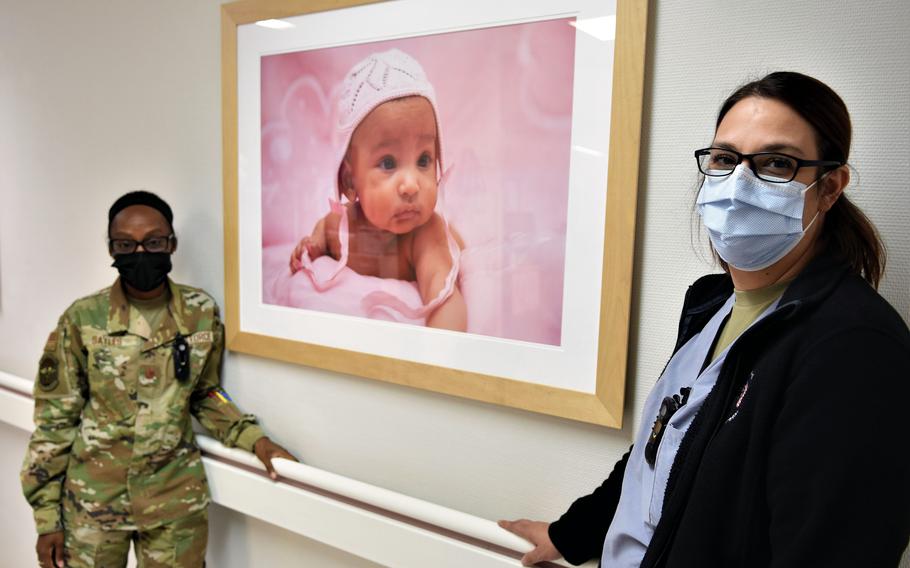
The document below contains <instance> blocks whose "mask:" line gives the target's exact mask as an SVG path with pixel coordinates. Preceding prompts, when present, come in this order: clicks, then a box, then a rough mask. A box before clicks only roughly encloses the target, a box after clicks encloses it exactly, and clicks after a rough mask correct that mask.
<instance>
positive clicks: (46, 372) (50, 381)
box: [38, 354, 60, 392]
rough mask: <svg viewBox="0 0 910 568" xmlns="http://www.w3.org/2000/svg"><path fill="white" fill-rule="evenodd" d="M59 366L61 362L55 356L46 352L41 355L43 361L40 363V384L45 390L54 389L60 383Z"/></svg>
mask: <svg viewBox="0 0 910 568" xmlns="http://www.w3.org/2000/svg"><path fill="white" fill-rule="evenodd" d="M58 367H59V364H58V362H57V358H56V357H55V356H53V355H51V354H45V355H44V356H43V357H41V363H40V364H39V365H38V386H39V387H41V390H43V391H44V392H50V391H52V390H54V389H55V388H57V385H58V384H59V383H60V375H59V373H58Z"/></svg>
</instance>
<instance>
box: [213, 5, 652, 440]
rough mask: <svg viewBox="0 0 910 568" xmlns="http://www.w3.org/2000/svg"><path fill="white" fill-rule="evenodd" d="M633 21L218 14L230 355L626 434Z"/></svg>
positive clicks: (572, 9)
mask: <svg viewBox="0 0 910 568" xmlns="http://www.w3.org/2000/svg"><path fill="white" fill-rule="evenodd" d="M646 22H647V2H646V0H617V1H609V0H606V1H605V0H502V1H500V2H493V3H491V2H483V1H481V0H460V1H458V2H454V1H449V0H399V1H395V2H365V1H357V0H353V1H350V0H348V1H346V0H340V1H338V0H336V1H315V0H311V1H306V0H300V1H298V0H274V1H242V2H234V3H230V4H226V5H224V6H223V7H222V67H223V69H222V81H223V87H222V91H223V136H224V210H225V280H226V281H225V295H226V310H225V325H226V329H227V346H228V348H229V349H231V350H234V351H238V352H243V353H250V354H254V355H259V356H263V357H270V358H275V359H281V360H284V361H291V362H295V363H299V364H303V365H309V366H314V367H320V368H324V369H329V370H332V371H338V372H344V373H350V374H354V375H359V376H363V377H367V378H370V379H377V380H382V381H387V382H391V383H397V384H401V385H407V386H412V387H416V388H422V389H428V390H433V391H437V392H442V393H447V394H451V395H455V396H462V397H467V398H471V399H475V400H481V401H485V402H489V403H493V404H500V405H505V406H510V407H515V408H521V409H524V410H528V411H532V412H540V413H545V414H550V415H554V416H559V417H563V418H568V419H572V420H579V421H584V422H590V423H595V424H602V425H606V426H611V427H616V428H618V427H620V426H621V422H622V408H623V395H624V386H625V375H626V358H627V347H628V327H629V301H630V294H631V289H630V288H631V279H632V255H633V241H634V234H635V205H636V188H637V181H638V180H637V176H638V154H639V140H640V129H641V103H642V84H643V75H644V50H645V39H646Z"/></svg>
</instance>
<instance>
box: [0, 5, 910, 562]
mask: <svg viewBox="0 0 910 568" xmlns="http://www.w3.org/2000/svg"><path fill="white" fill-rule="evenodd" d="M219 4H220V2H219V1H218V0H191V1H186V0H183V1H180V0H159V1H156V2H151V1H147V0H146V1H139V0H82V1H80V2H63V1H56V2H55V1H51V0H30V1H29V2H21V1H18V0H0V14H2V17H0V369H3V370H5V371H8V372H10V373H14V374H18V375H20V376H26V377H31V376H33V374H34V371H35V366H36V362H37V359H38V355H39V352H40V350H41V347H42V343H43V341H44V339H45V338H46V336H47V333H48V332H49V331H50V329H51V328H52V327H53V325H54V323H55V321H56V318H57V317H58V315H59V314H60V313H61V312H62V311H63V309H64V308H65V307H66V306H67V305H68V304H69V302H70V301H72V300H73V299H75V298H76V297H78V296H80V295H83V294H86V293H89V292H91V291H93V290H95V289H98V288H101V287H103V286H105V285H107V284H109V283H110V281H111V280H112V279H113V278H114V276H115V273H114V271H113V269H110V268H108V267H107V265H108V264H109V263H110V261H109V260H108V259H107V256H106V251H105V246H104V240H103V237H104V230H105V223H106V217H105V215H106V211H107V207H108V206H109V205H110V203H111V202H112V200H113V199H114V198H115V197H116V196H118V195H119V194H120V193H122V192H124V191H126V190H130V189H136V188H147V189H149V190H152V191H155V192H158V193H159V194H161V195H162V196H163V197H165V198H166V199H167V200H168V201H169V202H170V203H171V205H172V206H173V207H174V209H175V212H176V223H175V224H176V229H177V231H178V233H179V235H180V237H181V241H180V251H179V252H178V255H177V257H176V270H175V273H174V276H175V277H176V279H178V280H180V281H185V282H188V283H192V284H195V285H198V286H202V287H204V288H206V289H208V290H209V291H210V292H212V293H213V294H214V295H215V296H216V297H217V298H219V299H223V291H224V287H223V259H222V233H221V230H222V221H221V159H220V152H221V125H220V117H221V115H220V51H219V49H220V37H219V29H220V28H219V25H220V24H219V22H220V20H219V11H218V7H219ZM652 5H653V15H652V19H651V24H652V25H651V30H650V31H651V36H650V41H649V50H650V53H649V56H648V71H647V84H646V93H645V94H646V100H645V122H644V132H643V148H642V164H643V166H642V169H641V173H642V178H641V179H642V184H641V188H640V199H639V208H640V211H639V216H638V222H639V229H638V233H637V244H636V263H635V292H634V294H633V308H632V315H633V322H632V329H631V356H630V367H629V382H628V393H629V394H628V396H627V403H628V404H627V407H628V410H627V413H626V427H625V428H624V429H623V430H622V431H612V430H607V429H603V428H599V427H594V426H588V425H584V424H577V423H574V422H570V421H566V420H561V419H554V418H548V417H544V416H539V415H534V414H530V413H526V412H522V411H518V410H512V409H505V408H500V407H496V406H492V405H487V404H482V403H476V402H471V401H466V400H460V399H455V398H450V397H446V396H442V395H437V394H434V393H428V392H423V391H418V390H413V389H408V388H405V387H398V386H392V385H387V384H380V383H377V382H373V381H368V380H364V379H360V378H357V377H351V376H344V375H337V374H332V373H326V372H324V371H321V370H318V369H310V368H303V367H298V366H294V365H289V364H284V363H278V362H274V361H270V360H265V359H259V358H255V357H249V356H241V355H231V356H229V357H228V358H227V361H226V365H225V384H226V386H227V389H228V390H229V391H230V392H231V393H232V395H233V397H234V398H235V400H238V401H239V402H240V403H241V405H242V406H243V407H244V408H245V409H248V410H250V411H252V412H255V413H256V414H257V415H258V416H259V417H260V419H261V421H262V422H263V424H264V425H265V427H266V429H267V430H268V431H269V432H271V433H272V435H273V436H274V437H275V438H276V439H277V440H279V441H280V442H282V443H283V444H285V445H287V446H288V447H289V448H290V449H291V450H292V451H294V452H295V453H296V454H297V455H299V456H300V457H301V458H302V459H304V460H305V461H306V462H308V463H310V464H311V465H315V466H317V467H320V468H323V469H327V470H330V471H333V472H336V473H340V474H343V475H346V476H349V477H352V478H355V479H359V480H362V481H366V482H369V483H372V484H375V485H379V486H381V487H386V488H389V489H393V490H396V491H399V492H402V493H405V494H408V495H412V496H415V497H419V498H422V499H426V500H429V501H434V502H437V503H440V504H442V505H446V506H449V507H452V508H455V509H460V510H463V511H466V512H469V513H473V514H476V515H479V516H481V517H486V518H490V519H497V518H503V517H505V518H509V517H519V516H528V517H534V518H542V519H551V518H554V517H555V516H557V515H558V514H559V513H561V512H562V511H563V510H564V509H565V508H566V507H567V506H568V504H569V503H570V502H571V501H572V499H573V498H574V497H577V496H579V495H581V494H583V493H585V492H587V491H589V490H590V489H591V488H592V487H594V486H595V485H596V484H598V483H599V482H600V481H601V480H602V479H603V478H604V476H605V475H606V473H607V472H608V471H609V468H610V467H611V466H612V463H613V462H614V461H615V460H616V458H618V457H619V456H620V455H621V453H622V452H623V451H624V450H625V449H626V448H627V447H628V445H629V444H630V441H631V432H632V431H633V429H634V428H635V427H636V426H637V425H638V424H639V422H640V421H641V420H642V419H643V418H642V417H641V416H640V412H641V408H642V405H643V402H644V398H645V396H646V395H647V392H648V390H649V389H650V388H651V386H652V385H653V383H654V381H655V379H656V378H657V376H658V374H659V373H660V370H661V369H662V367H663V365H664V363H665V360H666V357H667V356H668V354H669V352H670V350H671V348H672V345H673V340H674V337H675V330H676V320H677V313H678V309H679V307H680V303H681V300H682V296H683V293H684V292H685V287H686V285H687V284H688V283H689V282H690V281H691V280H692V279H694V278H695V277H697V276H698V275H700V274H702V273H703V272H705V271H707V270H709V269H710V266H709V265H708V264H707V263H706V262H703V261H700V260H699V259H698V257H697V255H696V254H695V252H694V251H693V248H692V245H690V243H689V239H687V238H680V235H689V234H690V220H689V216H688V215H687V214H683V212H688V211H689V210H690V207H691V198H692V196H691V193H690V190H691V189H692V184H693V181H694V175H693V170H694V163H693V159H692V157H691V151H692V150H693V149H694V148H698V147H702V146H705V145H706V144H707V143H708V142H709V141H710V137H711V133H712V124H713V119H714V115H715V113H716V110H717V107H718V106H719V104H720V102H721V101H722V100H723V98H724V97H725V96H726V95H727V94H728V93H729V92H730V91H731V90H732V88H733V87H735V86H736V85H738V84H739V83H741V82H743V81H744V80H746V79H747V78H750V77H754V76H758V75H761V74H763V73H764V72H767V71H770V70H775V69H795V70H799V71H803V72H806V73H809V74H812V75H815V76H817V77H819V78H820V79H822V80H824V81H825V82H827V83H828V84H830V85H831V86H832V87H833V88H834V89H835V90H837V91H838V92H839V93H840V94H841V95H842V96H843V97H844V99H845V100H846V102H847V105H848V107H849V108H850V109H851V112H852V115H853V119H854V123H855V140H854V152H853V159H852V162H853V164H854V166H855V167H856V169H857V171H858V173H859V176H858V181H859V183H858V184H857V185H856V187H854V189H853V190H852V193H853V197H854V198H855V200H856V202H857V203H859V204H860V206H861V207H863V208H864V209H865V210H866V211H867V212H868V213H869V215H870V216H871V217H872V219H874V220H875V221H876V223H877V224H878V226H879V228H880V229H881V231H882V233H883V235H884V238H885V241H886V244H887V245H888V247H889V250H890V253H891V255H890V259H889V265H888V275H887V278H886V280H885V283H884V285H883V286H882V293H883V294H884V295H885V296H886V297H887V298H888V299H889V300H890V301H891V302H892V304H894V305H895V307H897V308H898V310H899V311H900V312H901V314H902V315H903V316H904V317H905V318H910V228H908V226H907V224H906V220H907V218H908V214H910V191H908V189H910V188H908V187H907V185H908V184H907V181H906V179H907V171H908V165H910V164H908V161H910V159H908V157H907V156H910V136H908V134H910V117H908V114H907V112H906V110H907V107H908V104H907V103H908V102H910V39H908V38H910V36H908V34H907V33H906V29H907V28H908V27H910V4H908V3H906V2H904V1H903V0H890V1H881V2H875V3H867V2H859V1H856V2H848V1H843V2H836V3H835V2H825V1H822V0H814V1H805V2H800V3H794V2H788V1H786V0H769V1H768V2H761V3H753V2H743V3H741V5H738V6H737V5H734V3H731V2H725V1H721V0H695V1H690V2H671V1H666V2H653V3H652ZM645 419H647V418H645ZM24 442H25V437H24V436H22V435H21V433H13V432H5V431H3V430H2V427H0V459H2V461H3V467H2V468H0V470H2V471H3V472H4V473H2V474H0V483H2V486H0V496H2V503H3V504H4V505H6V506H4V507H3V511H4V513H6V511H11V512H12V513H11V515H9V516H7V515H6V514H4V515H3V518H4V520H3V521H0V522H2V524H3V525H4V526H3V528H4V530H0V539H2V540H0V545H2V548H0V549H2V550H4V557H3V559H0V564H2V565H4V566H6V565H9V566H24V565H28V564H26V563H23V562H25V561H24V560H21V559H24V558H31V554H32V552H31V549H32V546H33V537H32V533H31V527H30V521H29V520H28V515H27V510H26V509H24V508H23V506H22V504H21V503H20V502H19V501H18V499H19V497H18V490H17V489H15V490H14V489H13V488H11V487H10V484H12V483H13V482H14V479H15V476H14V475H12V474H10V471H11V468H12V469H17V468H18V467H19V464H20V463H21V458H22V455H23V454H22V452H23V450H24V448H23V444H24ZM212 527H213V528H212V539H213V543H217V544H218V546H217V547H215V546H213V552H212V554H213V555H215V559H216V560H214V561H213V562H214V564H215V565H217V566H229V567H230V566H234V567H240V566H247V565H254V564H253V561H252V558H253V557H255V558H256V559H257V560H256V562H255V565H256V566H270V565H280V564H287V562H288V559H296V560H298V561H299V560H300V559H301V558H305V557H306V558H309V557H311V558H313V559H314V560H313V561H314V562H315V563H316V564H318V565H320V566H355V567H359V566H365V565H366V564H365V563H364V562H362V561H360V560H357V559H354V558H353V557H348V556H346V555H345V554H343V553H339V552H337V551H332V550H326V549H325V548H324V547H323V546H322V545H319V544H318V543H314V542H312V541H308V540H306V539H303V538H301V537H298V536H295V535H291V534H288V533H284V532H282V531H279V530H278V529H274V528H271V527H270V526H269V525H267V524H264V523H261V522H259V521H252V520H249V519H244V518H242V517H241V516H239V515H237V514H235V513H231V512H228V511H225V510H224V509H218V508H215V509H213V523H212ZM12 558H15V559H16V560H15V562H14V563H11V564H6V562H7V560H8V559H12ZM316 559H321V560H318V561H317V560H316ZM295 563H296V562H295ZM904 566H905V567H907V566H910V563H908V561H907V559H905V562H904Z"/></svg>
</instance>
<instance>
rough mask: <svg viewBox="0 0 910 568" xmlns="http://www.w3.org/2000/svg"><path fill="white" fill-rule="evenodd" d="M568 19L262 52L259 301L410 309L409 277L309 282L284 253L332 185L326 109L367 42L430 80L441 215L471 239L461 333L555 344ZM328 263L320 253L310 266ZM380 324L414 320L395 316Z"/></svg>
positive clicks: (319, 211)
mask: <svg viewBox="0 0 910 568" xmlns="http://www.w3.org/2000/svg"><path fill="white" fill-rule="evenodd" d="M570 21H573V20H572V19H559V20H550V21H546V22H537V23H530V24H518V25H511V26H504V27H497V28H487V29H483V30H472V31H466V32H455V33H447V34H440V35H433V36H426V37H415V38H408V39H402V40H391V41H382V42H373V43H369V44H363V45H353V46H345V47H337V48H325V49H318V50H314V51H304V52H295V53H288V54H281V55H273V56H267V57H263V58H262V67H261V69H262V71H261V72H262V92H261V95H262V99H261V101H262V246H263V301H264V302H265V303H269V304H280V305H287V306H293V307H299V308H305V309H313V310H318V311H329V312H336V313H345V314H351V315H360V316H365V315H366V314H365V313H363V312H362V310H361V309H360V305H359V299H360V298H362V297H363V296H364V295H365V294H366V293H367V292H369V291H371V290H374V289H377V288H382V289H384V290H387V291H393V293H396V294H399V295H400V296H401V297H402V299H405V300H406V302H407V303H408V304H410V305H419V304H420V297H419V294H417V292H416V288H415V286H414V284H413V283H406V282H400V281H388V280H385V281H384V280H383V279H379V278H372V277H365V276H361V275H359V274H356V273H354V272H353V271H350V270H349V269H345V272H346V273H343V278H341V282H340V283H339V284H338V285H337V286H336V287H335V288H333V289H331V290H329V291H327V292H323V293H319V292H317V291H315V290H314V289H313V287H312V285H311V283H310V282H309V280H308V277H307V276H306V275H304V274H303V273H298V274H296V275H294V276H291V275H290V271H289V270H288V260H289V257H290V252H291V250H292V249H293V247H294V245H295V244H296V243H297V242H298V241H299V240H300V239H301V238H302V237H303V236H305V235H308V234H310V232H311V231H312V229H313V226H314V224H315V223H316V221H318V219H320V218H321V217H322V216H324V215H325V214H326V213H327V212H328V210H329V205H328V198H329V197H331V196H333V195H334V194H335V175H336V172H337V168H338V164H333V163H332V157H331V155H332V146H333V144H332V142H333V135H334V133H333V128H332V127H333V120H332V119H333V116H334V112H333V107H334V101H335V98H336V96H337V95H338V93H339V92H340V85H341V81H342V79H343V78H344V76H345V74H346V73H347V72H348V71H349V70H350V68H351V67H352V66H353V65H354V64H355V63H357V62H358V61H360V60H361V59H363V58H364V57H366V56H367V55H369V54H370V53H373V52H376V51H385V50H387V49H392V48H397V49H401V50H402V51H404V52H406V53H408V54H409V55H411V56H412V57H414V58H415V59H416V60H417V61H418V62H419V63H420V64H421V65H422V66H423V68H424V70H425V71H426V73H427V76H428V78H429V80H430V82H431V83H432V84H433V86H434V88H435V89H436V97H437V103H438V106H439V112H440V116H439V126H440V132H441V134H442V141H443V151H442V153H443V160H444V162H445V167H446V168H450V167H452V166H454V169H453V174H452V176H451V180H450V182H449V183H448V184H447V188H446V196H445V199H446V203H445V210H444V211H440V206H439V205H437V211H440V212H442V213H444V214H445V216H446V218H447V219H448V220H449V222H450V223H451V224H452V225H453V226H454V227H455V228H456V229H457V230H458V232H459V233H460V234H461V235H462V237H463V238H464V240H465V242H466V248H465V250H464V252H463V256H462V270H461V272H460V288H461V291H462V293H463V294H464V296H465V299H466V303H467V305H468V332H470V333H478V334H483V335H492V336H495V337H503V338H508V339H519V340H525V341H532V342H537V343H547V344H559V342H560V335H561V321H562V292H563V278H564V265H565V234H566V211H567V203H568V178H569V154H570V140H571V115H572V84H573V78H574V56H575V53H574V50H575V28H573V27H572V26H570V25H569V22H570ZM334 263H335V261H334V260H332V259H330V258H325V257H322V258H320V259H317V261H316V267H317V270H322V271H323V272H324V273H328V272H330V271H331V268H332V266H333V265H334ZM387 319H393V320H397V321H405V322H407V323H414V324H422V323H423V322H422V321H411V320H406V319H405V318H403V317H398V316H396V315H394V314H390V315H389V317H388V318H387Z"/></svg>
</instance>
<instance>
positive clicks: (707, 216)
mask: <svg viewBox="0 0 910 568" xmlns="http://www.w3.org/2000/svg"><path fill="white" fill-rule="evenodd" d="M819 179H820V178H819ZM816 183H818V180H815V182H813V183H812V184H811V185H808V186H807V185H806V184H804V183H800V182H798V181H795V180H793V181H789V182H787V183H773V182H768V181H765V180H761V179H759V178H757V177H756V176H755V174H754V173H752V170H751V169H749V168H748V167H746V165H745V164H740V165H738V166H737V167H736V169H735V170H734V171H733V173H732V174H730V175H728V176H725V177H710V176H706V177H705V181H704V183H703V184H702V186H701V189H700V190H699V192H698V198H697V199H696V204H697V206H698V214H699V215H701V219H702V223H704V225H705V229H707V231H708V236H709V237H710V238H711V244H712V245H714V250H716V251H717V254H718V255H720V257H721V258H722V259H724V261H725V262H726V263H727V264H729V265H730V266H732V267H734V268H737V269H739V270H745V271H749V272H751V271H756V270H761V269H763V268H767V267H769V266H771V265H772V264H774V263H775V262H777V261H778V260H780V259H782V258H783V257H784V256H786V255H787V253H788V252H790V251H791V250H793V248H794V247H796V245H797V244H799V242H800V240H802V238H803V236H804V235H805V232H806V231H807V230H808V229H809V227H811V226H812V223H814V222H815V219H816V218H818V213H817V212H816V214H815V217H813V218H812V221H811V222H810V223H809V225H808V226H807V227H806V228H805V229H803V208H804V206H805V200H806V192H807V191H809V189H810V188H811V187H812V186H814V185H815V184H816Z"/></svg>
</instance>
